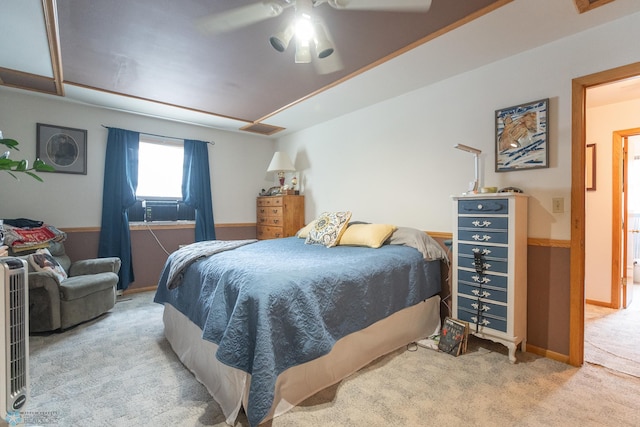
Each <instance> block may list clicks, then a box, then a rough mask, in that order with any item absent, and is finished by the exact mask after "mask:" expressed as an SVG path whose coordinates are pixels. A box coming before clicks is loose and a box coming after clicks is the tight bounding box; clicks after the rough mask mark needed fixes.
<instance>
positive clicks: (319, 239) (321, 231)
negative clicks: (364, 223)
mask: <svg viewBox="0 0 640 427" xmlns="http://www.w3.org/2000/svg"><path fill="white" fill-rule="evenodd" d="M350 219H351V212H350V211H344V212H323V213H321V214H320V216H319V217H318V218H316V219H315V221H314V225H313V227H312V228H311V229H310V230H309V235H308V236H307V240H305V241H304V242H305V243H306V244H314V243H318V244H321V245H325V246H326V247H328V248H330V247H332V246H336V245H337V244H338V241H340V237H342V233H344V230H345V229H346V228H347V224H348V223H349V220H350Z"/></svg>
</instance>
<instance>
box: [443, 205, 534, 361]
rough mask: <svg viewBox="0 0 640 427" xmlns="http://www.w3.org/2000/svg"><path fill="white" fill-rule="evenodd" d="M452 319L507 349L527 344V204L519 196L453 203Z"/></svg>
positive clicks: (512, 351)
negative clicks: (467, 324)
mask: <svg viewBox="0 0 640 427" xmlns="http://www.w3.org/2000/svg"><path fill="white" fill-rule="evenodd" d="M453 199H454V204H455V206H454V232H453V253H454V256H453V269H452V270H453V277H452V303H453V304H452V313H453V317H455V318H458V319H460V320H464V321H467V322H469V323H470V331H469V332H470V333H472V334H474V335H476V336H479V337H481V338H485V339H489V340H492V341H495V342H498V343H501V344H503V345H505V346H506V347H507V348H508V349H509V361H510V362H511V363H515V362H516V355H515V353H516V349H517V346H518V344H520V347H521V350H522V351H526V342H527V199H528V196H526V195H524V194H519V193H488V194H474V195H469V196H459V197H453Z"/></svg>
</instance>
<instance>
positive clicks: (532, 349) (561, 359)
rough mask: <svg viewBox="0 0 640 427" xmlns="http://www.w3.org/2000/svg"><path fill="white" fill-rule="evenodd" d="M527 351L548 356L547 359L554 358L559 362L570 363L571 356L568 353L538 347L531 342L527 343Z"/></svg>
mask: <svg viewBox="0 0 640 427" xmlns="http://www.w3.org/2000/svg"><path fill="white" fill-rule="evenodd" d="M527 351H528V352H529V353H533V354H537V355H538V356H542V357H546V358H547V359H552V360H556V361H558V362H562V363H566V364H569V356H568V355H566V354H561V353H556V352H555V351H551V350H547V349H546V348H540V347H536V346H535V345H531V344H529V343H527Z"/></svg>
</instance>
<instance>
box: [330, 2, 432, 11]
mask: <svg viewBox="0 0 640 427" xmlns="http://www.w3.org/2000/svg"><path fill="white" fill-rule="evenodd" d="M328 3H329V5H330V6H331V7H333V8H336V9H347V10H387V11H394V10H396V11H403V12H426V11H428V10H429V8H430V7H431V0H328Z"/></svg>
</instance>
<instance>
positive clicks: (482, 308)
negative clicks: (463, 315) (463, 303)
mask: <svg viewBox="0 0 640 427" xmlns="http://www.w3.org/2000/svg"><path fill="white" fill-rule="evenodd" d="M471 307H473V308H475V309H476V310H477V309H478V307H480V310H482V311H489V310H491V307H489V306H488V305H484V304H483V305H480V304H478V303H477V302H472V303H471Z"/></svg>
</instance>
